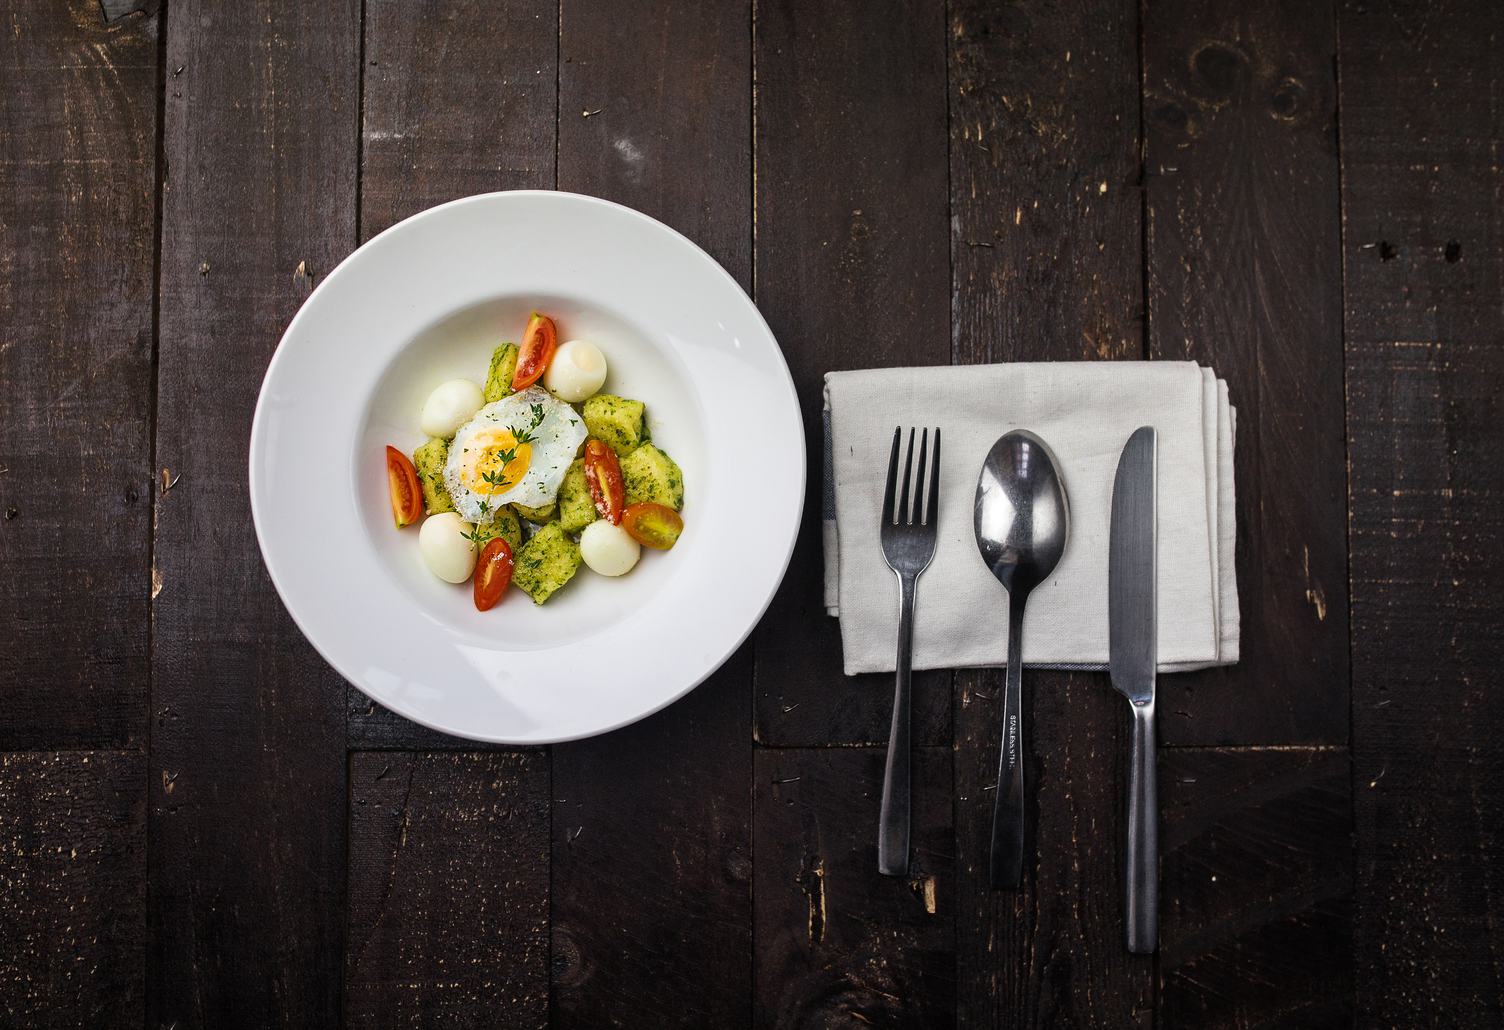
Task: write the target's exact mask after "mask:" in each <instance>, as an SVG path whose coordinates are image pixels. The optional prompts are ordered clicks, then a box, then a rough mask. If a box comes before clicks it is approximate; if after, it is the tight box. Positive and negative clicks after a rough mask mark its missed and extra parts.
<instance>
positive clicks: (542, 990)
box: [345, 751, 549, 1030]
mask: <svg viewBox="0 0 1504 1030" xmlns="http://www.w3.org/2000/svg"><path fill="white" fill-rule="evenodd" d="M548 827H549V800H548V756H547V754H546V753H544V752H542V751H528V752H518V753H511V754H507V753H498V754H449V753H445V754H407V753H395V752H387V751H367V752H356V753H355V754H353V755H352V756H351V758H350V860H349V883H350V894H349V906H350V909H349V941H348V946H347V953H346V960H345V1022H346V1025H348V1026H352V1027H362V1026H370V1027H390V1026H398V1025H407V1026H417V1025H433V1024H439V1023H442V1024H444V1025H453V1026H506V1027H516V1028H518V1030H521V1028H524V1027H543V1026H547V1025H548V952H549V944H548Z"/></svg>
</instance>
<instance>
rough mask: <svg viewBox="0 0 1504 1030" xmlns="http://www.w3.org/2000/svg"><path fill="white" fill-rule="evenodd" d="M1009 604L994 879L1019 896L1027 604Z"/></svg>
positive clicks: (1013, 597) (1019, 599)
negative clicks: (1006, 669)
mask: <svg viewBox="0 0 1504 1030" xmlns="http://www.w3.org/2000/svg"><path fill="white" fill-rule="evenodd" d="M1026 597H1027V595H1025V594H1024V593H1023V592H1022V591H1020V592H1018V593H1016V594H1010V595H1009V598H1008V685H1007V687H1006V688H1005V689H1004V690H1003V733H1002V742H1001V744H1000V746H999V748H998V752H999V753H998V759H997V793H996V794H995V795H993V801H992V852H991V861H990V872H991V875H990V879H991V881H992V889H993V890H995V891H996V890H1018V888H1019V887H1020V886H1021V885H1022V884H1023V879H1024V720H1023V679H1024V603H1025V600H1026Z"/></svg>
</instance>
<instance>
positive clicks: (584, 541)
mask: <svg viewBox="0 0 1504 1030" xmlns="http://www.w3.org/2000/svg"><path fill="white" fill-rule="evenodd" d="M580 557H581V558H583V559H584V560H585V564H586V565H589V566H590V568H591V569H592V570H593V571H595V572H599V573H600V574H601V575H602V576H620V575H624V574H625V573H628V572H631V571H632V566H634V565H636V564H637V559H638V558H641V557H642V545H641V544H639V543H638V542H637V541H636V540H633V539H632V538H631V536H629V535H628V534H627V531H626V530H625V529H622V528H621V527H620V526H613V525H611V523H609V522H607V521H606V520H605V519H597V520H595V521H594V522H592V523H590V525H588V526H586V527H585V532H583V533H581V534H580Z"/></svg>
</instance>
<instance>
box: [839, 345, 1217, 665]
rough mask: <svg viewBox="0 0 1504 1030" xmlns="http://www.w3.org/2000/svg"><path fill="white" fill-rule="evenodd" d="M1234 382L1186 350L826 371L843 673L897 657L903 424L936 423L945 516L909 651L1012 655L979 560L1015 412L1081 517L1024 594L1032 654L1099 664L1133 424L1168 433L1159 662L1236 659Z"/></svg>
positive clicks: (1015, 425)
mask: <svg viewBox="0 0 1504 1030" xmlns="http://www.w3.org/2000/svg"><path fill="white" fill-rule="evenodd" d="M1235 420H1236V412H1235V411H1234V409H1233V408H1232V406H1231V405H1230V404H1229V403H1228V395H1227V384H1226V383H1224V382H1222V381H1221V380H1219V379H1217V377H1216V375H1215V374H1214V373H1213V372H1212V371H1211V370H1210V369H1206V368H1202V367H1200V366H1199V365H1196V364H1193V363H1191V362H1171V361H1153V362H1148V361H1112V362H1053V363H1052V362H1041V363H1020V364H1012V365H957V366H950V367H938V368H892V369H873V370H867V371H858V372H831V373H829V374H828V375H827V376H826V377H825V445H826V454H825V466H826V467H825V493H824V507H825V512H824V519H825V525H824V531H825V605H826V609H827V611H829V613H830V614H831V615H835V616H838V617H839V618H840V620H841V646H842V650H843V652H844V657H845V670H846V674H847V675H848V676H849V675H855V674H856V673H861V672H891V671H892V670H893V665H894V655H895V644H896V640H897V636H896V635H897V632H898V589H897V584H896V582H895V580H894V578H893V573H892V572H891V571H889V569H888V566H887V564H886V563H885V562H884V561H883V556H882V547H881V544H880V542H879V540H878V522H879V513H880V512H881V510H882V487H883V481H884V476H885V473H886V471H887V462H888V452H889V448H890V447H891V446H892V441H893V428H894V426H905V427H907V426H921V427H922V426H939V427H940V428H941V430H942V440H943V444H942V447H941V451H940V503H939V507H940V516H939V517H940V525H939V536H938V538H937V540H936V546H935V557H934V560H933V561H932V562H931V564H930V567H929V569H928V570H927V571H926V572H925V573H924V575H923V576H922V577H921V578H920V580H919V594H918V605H917V607H916V611H915V620H914V668H916V669H933V668H967V667H976V666H989V665H1003V664H1005V663H1006V662H1007V657H1008V619H1007V613H1008V599H1007V593H1006V591H1004V590H1003V588H1002V585H1001V584H999V583H998V582H997V580H995V579H994V578H993V577H992V574H991V573H990V572H989V571H988V570H987V567H986V566H985V565H984V564H983V563H982V559H981V555H980V554H979V553H978V550H977V544H976V538H975V535H974V533H973V530H972V501H973V498H974V497H975V494H976V486H977V475H978V473H979V472H980V471H981V468H982V460H983V459H984V458H985V457H986V454H987V451H988V450H989V449H990V448H991V447H992V444H993V443H994V442H995V441H996V440H997V438H998V437H1000V436H1002V435H1003V434H1004V433H1006V432H1008V431H1009V430H1011V429H1028V430H1031V431H1033V432H1035V433H1037V434H1038V435H1039V436H1040V437H1041V438H1043V440H1044V441H1045V443H1047V444H1048V445H1049V447H1050V450H1051V451H1052V452H1053V453H1054V455H1055V459H1056V461H1057V462H1058V463H1059V464H1060V470H1061V476H1062V478H1063V479H1064V481H1065V488H1066V491H1067V494H1068V495H1069V503H1070V514H1071V525H1070V539H1069V541H1068V542H1067V544H1066V549H1065V554H1064V556H1063V557H1062V558H1061V561H1060V564H1059V565H1058V566H1057V567H1056V569H1055V572H1054V574H1053V575H1052V576H1051V577H1050V578H1049V580H1048V581H1047V582H1046V583H1044V584H1043V585H1041V586H1040V587H1039V588H1038V589H1037V590H1035V591H1034V593H1033V594H1031V595H1030V597H1029V608H1028V615H1027V617H1026V618H1027V627H1028V629H1027V632H1026V633H1025V636H1024V662H1025V663H1026V664H1030V665H1044V666H1054V667H1059V668H1105V667H1106V664H1107V658H1108V647H1107V538H1108V523H1109V520H1110V512H1111V504H1112V483H1113V475H1114V473H1115V472H1116V470H1117V463H1118V457H1119V454H1120V453H1121V451H1122V449H1123V445H1124V444H1125V443H1126V442H1127V441H1128V437H1129V436H1130V435H1131V434H1132V432H1133V431H1134V430H1135V429H1137V428H1138V427H1139V426H1146V425H1152V426H1154V427H1155V429H1157V430H1158V437H1159V461H1158V469H1159V506H1158V513H1159V526H1158V529H1159V594H1158V598H1159V600H1158V606H1159V668H1160V671H1162V672H1174V671H1180V670H1186V669H1198V668H1204V667H1206V666H1210V665H1230V664H1232V663H1235V662H1236V661H1237V660H1238V593H1237V577H1236V573H1235V570H1234V567H1233V548H1234V537H1235V535H1234V520H1233V464H1232V454H1233V432H1234V428H1235Z"/></svg>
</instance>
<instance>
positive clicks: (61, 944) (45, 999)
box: [0, 751, 146, 1027]
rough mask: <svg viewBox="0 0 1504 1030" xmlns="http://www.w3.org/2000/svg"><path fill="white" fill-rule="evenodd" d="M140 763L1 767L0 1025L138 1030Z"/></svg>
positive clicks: (129, 756) (124, 757)
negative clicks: (129, 1028) (132, 1029)
mask: <svg viewBox="0 0 1504 1030" xmlns="http://www.w3.org/2000/svg"><path fill="white" fill-rule="evenodd" d="M145 782H146V761H145V757H144V756H143V755H142V754H141V752H139V751H92V752H91V751H63V752H52V753H48V752H29V753H25V754H6V755H0V827H4V830H3V831H0V940H3V941H4V942H5V947H4V949H3V951H0V1021H3V1022H4V1023H5V1025H7V1026H27V1027H64V1026H93V1027H104V1026H132V1025H134V1026H140V1025H141V1018H142V1010H143V1005H144V1003H145V1000H144V978H143V976H142V972H143V969H142V966H143V957H144V955H145V950H146V933H145V930H146V801H145V794H144V792H143V790H142V786H143V785H144V784H145Z"/></svg>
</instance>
